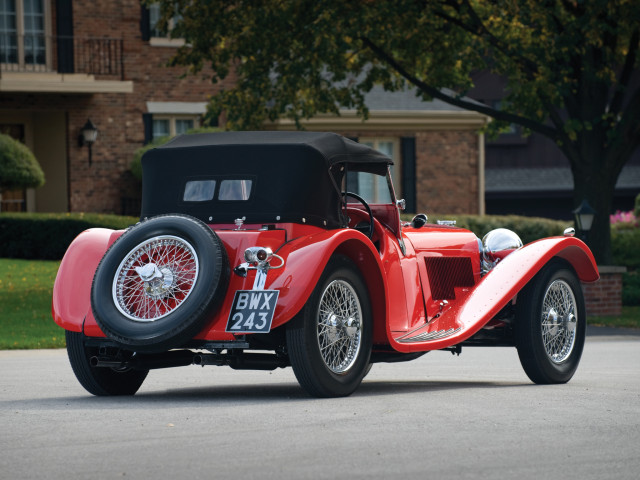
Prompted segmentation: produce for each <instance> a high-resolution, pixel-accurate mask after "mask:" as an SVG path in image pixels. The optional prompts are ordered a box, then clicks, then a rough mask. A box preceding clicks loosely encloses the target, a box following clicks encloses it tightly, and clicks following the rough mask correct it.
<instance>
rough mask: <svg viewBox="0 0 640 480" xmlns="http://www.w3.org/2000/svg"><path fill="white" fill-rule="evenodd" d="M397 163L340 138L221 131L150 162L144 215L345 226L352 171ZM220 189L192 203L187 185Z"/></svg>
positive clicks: (176, 142)
mask: <svg viewBox="0 0 640 480" xmlns="http://www.w3.org/2000/svg"><path fill="white" fill-rule="evenodd" d="M392 163H393V162H392V161H391V159H390V158H389V157H387V156H385V155H383V154H382V153H380V152H378V151H377V150H374V149H372V148H369V147H367V146H366V145H362V144H359V143H357V142H354V141H352V140H349V139H347V138H345V137H342V136H340V135H337V134H334V133H322V132H220V133H202V134H193V135H181V136H179V137H176V138H174V139H173V140H171V141H170V142H168V143H167V144H165V145H163V146H161V147H158V148H155V149H153V150H149V151H148V152H146V153H145V154H144V156H143V158H142V167H143V194H142V214H141V217H142V218H145V217H151V216H155V215H160V214H166V213H185V214H188V215H192V216H194V217H197V218H200V219H201V220H203V221H205V222H207V223H233V222H234V220H235V219H236V218H243V217H244V221H245V223H276V222H278V223H281V222H292V223H308V224H312V225H318V226H324V227H327V228H337V227H339V226H342V224H343V221H342V218H341V215H340V208H341V197H340V185H342V179H343V177H344V175H345V173H346V172H347V171H366V172H372V173H378V174H384V173H385V172H386V170H387V167H388V165H390V164H392ZM233 180H235V181H236V182H240V181H241V180H245V181H248V182H250V187H251V188H250V195H249V197H248V199H246V200H236V199H233V200H229V199H224V196H223V195H221V194H220V189H221V185H222V183H223V182H224V181H233ZM198 182H204V183H206V182H210V183H211V185H213V184H215V187H212V188H215V192H213V193H212V198H211V199H207V200H204V201H203V200H201V199H198V201H185V199H186V198H187V195H185V188H187V184H188V183H191V184H194V183H198Z"/></svg>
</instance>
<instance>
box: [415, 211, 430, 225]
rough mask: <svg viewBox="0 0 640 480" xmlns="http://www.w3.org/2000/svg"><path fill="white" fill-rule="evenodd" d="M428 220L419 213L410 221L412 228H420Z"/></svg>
mask: <svg viewBox="0 0 640 480" xmlns="http://www.w3.org/2000/svg"><path fill="white" fill-rule="evenodd" d="M428 220H429V219H428V218H427V216H426V215H425V214H424V213H419V214H417V215H416V216H415V217H413V219H412V220H411V226H412V227H413V228H422V227H424V226H425V224H426V223H427V221H428Z"/></svg>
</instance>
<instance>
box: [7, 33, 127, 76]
mask: <svg viewBox="0 0 640 480" xmlns="http://www.w3.org/2000/svg"><path fill="white" fill-rule="evenodd" d="M0 71H3V72H54V73H86V74H91V75H104V76H117V77H120V79H122V80H123V79H124V61H123V56H122V39H119V38H98V37H93V38H82V37H63V36H59V37H54V36H47V35H41V34H26V35H16V34H12V33H6V32H2V33H0Z"/></svg>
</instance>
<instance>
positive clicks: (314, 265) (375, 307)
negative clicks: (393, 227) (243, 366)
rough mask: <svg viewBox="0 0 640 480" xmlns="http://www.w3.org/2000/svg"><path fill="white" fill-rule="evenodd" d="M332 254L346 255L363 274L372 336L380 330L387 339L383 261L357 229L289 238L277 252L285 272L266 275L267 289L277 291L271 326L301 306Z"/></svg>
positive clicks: (288, 318) (288, 317)
mask: <svg viewBox="0 0 640 480" xmlns="http://www.w3.org/2000/svg"><path fill="white" fill-rule="evenodd" d="M334 254H340V255H345V256H347V257H349V258H350V259H351V260H352V261H353V262H354V263H355V265H356V266H357V267H358V269H359V270H360V272H361V273H362V277H363V279H364V281H365V283H366V285H367V290H368V292H369V298H370V300H371V307H372V311H373V312H374V313H373V315H374V325H375V328H374V337H375V332H376V331H381V332H382V336H383V337H384V338H385V340H386V334H385V327H384V325H385V317H386V313H387V310H386V309H387V302H386V293H385V292H386V282H385V279H384V276H383V275H382V271H383V267H382V262H381V260H380V256H379V255H378V252H377V251H376V250H375V248H374V247H373V245H372V244H371V242H370V241H368V240H367V239H366V237H365V236H364V235H363V234H362V233H360V232H358V231H357V230H337V231H336V230H330V231H324V232H322V233H319V234H316V235H312V236H310V237H305V238H303V239H298V240H294V241H291V242H289V243H287V244H286V245H285V246H284V247H283V248H282V249H280V250H279V251H278V255H280V256H282V257H283V258H284V259H285V268H284V269H283V270H284V271H285V272H284V274H283V275H278V276H277V277H275V278H274V279H273V282H270V281H269V278H268V277H267V288H269V289H277V290H280V295H279V298H278V309H277V311H276V316H275V317H274V320H273V327H277V326H279V325H282V324H284V323H286V322H287V321H289V320H290V319H291V318H293V317H294V316H295V315H296V314H297V313H298V312H299V311H300V310H301V309H302V307H304V305H305V303H307V301H308V300H309V297H310V296H311V293H312V292H313V289H314V288H315V286H316V285H317V283H318V282H319V281H320V276H321V275H322V272H323V271H324V269H325V267H326V265H327V263H328V262H329V259H330V258H331V256H332V255H334ZM274 273H275V271H274Z"/></svg>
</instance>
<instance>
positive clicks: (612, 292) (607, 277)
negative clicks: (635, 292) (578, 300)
mask: <svg viewBox="0 0 640 480" xmlns="http://www.w3.org/2000/svg"><path fill="white" fill-rule="evenodd" d="M598 270H599V272H600V280H598V281H597V282H595V283H583V284H582V290H583V292H584V299H585V303H586V307H587V315H595V316H607V315H620V314H621V313H622V274H623V273H624V272H625V271H626V268H625V267H603V266H598Z"/></svg>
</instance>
